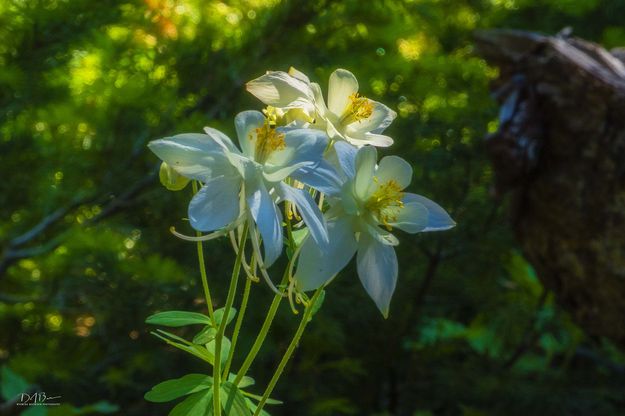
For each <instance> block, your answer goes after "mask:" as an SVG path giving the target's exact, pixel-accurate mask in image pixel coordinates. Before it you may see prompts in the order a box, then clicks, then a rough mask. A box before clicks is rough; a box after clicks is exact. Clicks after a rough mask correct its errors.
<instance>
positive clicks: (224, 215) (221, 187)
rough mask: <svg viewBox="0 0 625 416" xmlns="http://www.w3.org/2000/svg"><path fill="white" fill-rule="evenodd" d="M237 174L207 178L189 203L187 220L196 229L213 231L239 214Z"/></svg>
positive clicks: (238, 178) (239, 180)
mask: <svg viewBox="0 0 625 416" xmlns="http://www.w3.org/2000/svg"><path fill="white" fill-rule="evenodd" d="M240 189H241V178H240V177H239V176H217V177H215V178H212V179H210V180H208V181H207V182H206V183H205V184H204V186H203V187H202V189H200V190H199V191H198V193H196V194H195V196H193V199H191V202H190V203H189V221H190V223H191V226H192V227H193V228H195V229H196V230H198V231H204V232H208V231H214V230H218V229H220V228H223V227H225V226H226V225H228V224H230V223H231V222H233V221H234V220H236V219H237V217H238V216H239V191H240Z"/></svg>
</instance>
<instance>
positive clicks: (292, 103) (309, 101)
mask: <svg viewBox="0 0 625 416" xmlns="http://www.w3.org/2000/svg"><path fill="white" fill-rule="evenodd" d="M246 89H247V90H248V91H249V92H250V93H252V94H253V95H254V96H255V97H256V98H258V99H259V100H261V101H262V102H263V103H265V104H267V105H271V106H274V107H278V108H287V109H288V108H298V107H299V108H305V109H306V110H309V111H310V110H313V109H314V103H313V94H312V91H311V89H310V86H309V85H308V84H307V83H306V82H304V81H302V80H301V79H298V78H296V77H293V76H291V75H289V74H287V73H286V72H282V71H269V72H267V73H266V74H265V75H262V76H260V77H258V78H256V79H254V80H252V81H250V82H248V83H247V84H246Z"/></svg>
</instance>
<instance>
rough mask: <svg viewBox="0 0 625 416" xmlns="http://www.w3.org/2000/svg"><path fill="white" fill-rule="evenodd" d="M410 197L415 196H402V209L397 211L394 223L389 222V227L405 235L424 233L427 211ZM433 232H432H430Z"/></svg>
mask: <svg viewBox="0 0 625 416" xmlns="http://www.w3.org/2000/svg"><path fill="white" fill-rule="evenodd" d="M412 196H416V195H415V194H409V193H407V194H404V198H403V199H402V202H403V203H404V206H403V208H401V209H400V210H399V213H398V214H397V217H396V218H395V220H394V221H390V222H389V225H390V226H391V227H393V228H399V229H400V230H404V231H405V232H407V233H410V234H414V233H418V232H421V231H425V230H426V228H427V226H428V222H429V215H430V214H429V211H428V209H427V208H426V207H425V205H423V204H422V203H420V202H419V201H417V200H415V199H414V198H413V197H412ZM432 231H433V230H432Z"/></svg>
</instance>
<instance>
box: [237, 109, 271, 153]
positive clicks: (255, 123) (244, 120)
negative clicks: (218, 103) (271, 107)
mask: <svg viewBox="0 0 625 416" xmlns="http://www.w3.org/2000/svg"><path fill="white" fill-rule="evenodd" d="M264 123H265V116H264V115H263V113H261V112H260V111H243V112H241V113H239V114H237V116H236V117H235V118H234V126H235V128H236V130H237V138H238V139H239V146H241V150H243V154H244V155H245V156H247V157H249V158H252V159H253V158H254V153H255V152H256V141H257V140H256V139H257V137H256V129H257V128H259V127H262V126H263V124H264Z"/></svg>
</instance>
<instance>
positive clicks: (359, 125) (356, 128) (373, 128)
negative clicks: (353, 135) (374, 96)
mask: <svg viewBox="0 0 625 416" xmlns="http://www.w3.org/2000/svg"><path fill="white" fill-rule="evenodd" d="M369 103H370V104H371V105H372V106H373V111H372V113H371V115H370V116H369V117H367V118H366V119H364V120H360V121H356V122H353V123H351V124H350V125H349V126H348V127H347V133H348V134H349V133H350V132H361V133H369V132H371V133H382V132H383V131H384V130H385V129H386V128H387V127H388V126H389V125H390V124H391V123H392V122H393V120H395V118H396V117H397V113H396V112H395V111H393V110H391V109H390V108H389V107H387V106H385V105H384V104H382V103H379V102H377V101H373V100H369Z"/></svg>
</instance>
